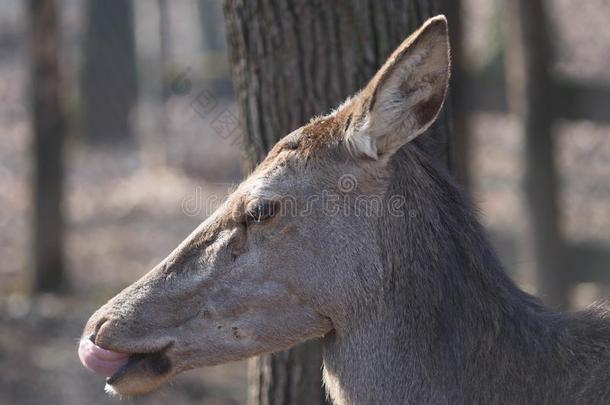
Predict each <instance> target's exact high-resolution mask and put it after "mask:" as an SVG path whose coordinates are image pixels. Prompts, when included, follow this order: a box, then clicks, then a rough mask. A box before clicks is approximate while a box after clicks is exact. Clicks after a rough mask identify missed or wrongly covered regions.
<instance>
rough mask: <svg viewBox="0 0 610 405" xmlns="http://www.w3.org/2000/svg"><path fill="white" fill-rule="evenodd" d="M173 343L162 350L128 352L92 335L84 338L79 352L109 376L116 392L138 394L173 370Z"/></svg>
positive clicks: (87, 364)
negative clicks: (102, 343)
mask: <svg viewBox="0 0 610 405" xmlns="http://www.w3.org/2000/svg"><path fill="white" fill-rule="evenodd" d="M171 346H172V343H170V344H168V345H166V346H164V347H163V348H161V349H159V350H153V351H146V352H136V353H126V352H121V351H114V350H108V349H105V348H102V347H100V346H98V345H97V344H95V343H94V342H93V340H92V339H86V338H84V339H82V340H81V342H80V344H79V349H78V354H79V357H80V360H81V362H82V363H83V365H84V366H85V367H87V368H88V369H90V370H91V371H93V372H94V373H96V374H99V375H102V376H105V377H106V389H107V391H109V392H112V393H120V394H127V395H137V394H141V393H145V392H147V391H150V390H151V389H152V388H154V387H155V386H157V385H159V384H160V383H161V382H163V381H164V380H166V379H168V378H169V377H170V376H171V374H172V369H173V367H172V361H171V359H170V357H169V354H168V351H169V349H170V347H171Z"/></svg>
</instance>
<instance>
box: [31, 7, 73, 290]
mask: <svg viewBox="0 0 610 405" xmlns="http://www.w3.org/2000/svg"><path fill="white" fill-rule="evenodd" d="M28 12H29V23H30V52H31V89H30V91H31V109H32V110H31V111H32V123H33V131H34V148H33V155H34V156H33V158H34V159H33V160H34V179H33V192H32V198H33V204H32V206H33V207H34V213H33V216H34V218H33V229H32V231H33V245H34V246H33V250H34V260H33V267H34V269H33V272H34V290H35V291H36V292H45V291H52V292H57V291H59V290H61V289H62V287H65V279H64V261H63V218H62V212H61V202H62V190H63V186H62V184H63V166H62V162H63V156H62V150H63V140H64V125H63V124H64V123H63V114H62V108H61V98H60V77H59V42H60V32H59V27H58V23H57V5H56V3H55V0H30V2H29V8H28Z"/></svg>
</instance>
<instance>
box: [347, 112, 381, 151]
mask: <svg viewBox="0 0 610 405" xmlns="http://www.w3.org/2000/svg"><path fill="white" fill-rule="evenodd" d="M368 127H369V121H368V118H367V119H365V121H364V122H363V123H362V124H361V125H360V126H359V127H358V128H350V130H349V132H348V133H347V136H346V142H347V148H348V150H349V151H350V153H351V154H352V155H353V156H358V157H359V156H368V157H370V158H371V159H375V160H377V158H378V154H377V140H376V139H375V138H373V137H372V136H371V135H370V134H369V131H368Z"/></svg>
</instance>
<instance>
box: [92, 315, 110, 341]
mask: <svg viewBox="0 0 610 405" xmlns="http://www.w3.org/2000/svg"><path fill="white" fill-rule="evenodd" d="M106 321H108V318H102V319H100V320H99V321H98V322H97V323H96V324H95V332H93V333H92V334H91V335H89V340H91V342H92V343H93V344H95V340H96V338H97V335H98V334H99V332H100V329H102V326H103V325H104V324H105V323H106Z"/></svg>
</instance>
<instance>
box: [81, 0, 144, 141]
mask: <svg viewBox="0 0 610 405" xmlns="http://www.w3.org/2000/svg"><path fill="white" fill-rule="evenodd" d="M86 7H87V8H86V18H85V24H86V27H85V30H86V32H85V40H84V48H83V51H84V59H83V68H82V101H83V114H84V117H83V118H84V131H85V136H86V138H87V140H88V141H89V142H90V143H94V144H101V143H105V144H111V143H114V142H117V141H119V142H121V141H128V140H130V138H132V136H133V133H132V123H131V117H130V115H131V112H132V110H133V108H134V107H135V103H136V96H137V80H136V57H135V36H134V9H133V1H132V0H88V2H87V6H86Z"/></svg>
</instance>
